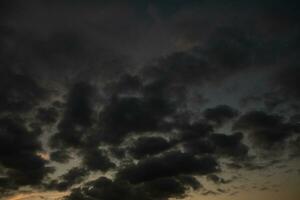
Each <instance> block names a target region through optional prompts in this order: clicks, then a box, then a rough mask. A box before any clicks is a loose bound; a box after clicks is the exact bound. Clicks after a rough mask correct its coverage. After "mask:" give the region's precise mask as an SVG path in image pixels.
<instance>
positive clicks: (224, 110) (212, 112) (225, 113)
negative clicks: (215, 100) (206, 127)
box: [203, 105, 238, 125]
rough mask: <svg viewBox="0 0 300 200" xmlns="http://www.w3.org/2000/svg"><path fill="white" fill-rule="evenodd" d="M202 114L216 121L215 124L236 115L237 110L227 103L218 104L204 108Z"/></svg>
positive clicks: (219, 123) (222, 122) (220, 123)
mask: <svg viewBox="0 0 300 200" xmlns="http://www.w3.org/2000/svg"><path fill="white" fill-rule="evenodd" d="M203 115H204V117H205V118H206V119H207V120H209V121H212V122H214V123H216V125H222V124H224V123H225V122H227V121H228V120H231V119H234V118H235V117H237V115H238V111H237V110H235V109H233V108H231V107H230V106H227V105H219V106H216V107H214V108H208V109H206V110H205V111H204V112H203Z"/></svg>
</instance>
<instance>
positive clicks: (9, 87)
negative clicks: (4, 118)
mask: <svg viewBox="0 0 300 200" xmlns="http://www.w3.org/2000/svg"><path fill="white" fill-rule="evenodd" d="M0 85H1V86H0V93H1V97H0V111H1V112H17V113H18V112H24V111H30V110H31V109H33V107H35V106H37V105H38V104H39V103H40V101H41V100H42V98H43V97H45V95H46V94H47V93H46V91H45V90H44V89H43V88H42V87H41V86H40V85H39V84H38V83H37V82H36V81H35V80H34V79H32V78H31V77H30V76H29V75H26V74H24V73H22V72H16V71H14V70H12V69H9V68H0Z"/></svg>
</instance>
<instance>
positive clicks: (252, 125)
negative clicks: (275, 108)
mask: <svg viewBox="0 0 300 200" xmlns="http://www.w3.org/2000/svg"><path fill="white" fill-rule="evenodd" d="M233 128H234V129H235V130H244V131H247V132H248V133H249V135H250V138H251V139H253V141H254V143H255V144H257V145H258V146H260V147H263V148H269V147H276V146H277V147H279V146H281V145H283V144H284V141H285V140H286V139H287V138H288V137H290V136H291V135H292V134H293V133H295V132H297V131H299V130H298V129H299V125H298V124H293V123H289V122H286V121H285V119H284V118H283V117H282V116H280V115H276V114H268V113H265V112H263V111H251V112H248V113H246V114H244V115H242V116H241V117H240V118H239V119H238V120H237V122H236V123H235V125H234V127H233Z"/></svg>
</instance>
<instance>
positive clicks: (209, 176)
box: [206, 174, 231, 184]
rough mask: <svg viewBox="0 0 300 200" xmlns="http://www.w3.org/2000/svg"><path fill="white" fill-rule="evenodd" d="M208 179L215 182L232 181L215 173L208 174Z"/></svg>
mask: <svg viewBox="0 0 300 200" xmlns="http://www.w3.org/2000/svg"><path fill="white" fill-rule="evenodd" d="M206 178H207V180H209V181H212V182H213V183H215V184H226V183H229V182H231V181H230V180H225V179H224V178H221V177H219V176H217V175H215V174H209V175H207V176H206Z"/></svg>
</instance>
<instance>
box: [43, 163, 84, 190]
mask: <svg viewBox="0 0 300 200" xmlns="http://www.w3.org/2000/svg"><path fill="white" fill-rule="evenodd" d="M88 174H89V172H88V171H87V170H86V169H84V168H78V167H74V168H72V169H70V170H69V171H68V172H67V173H65V174H63V175H61V176H60V177H59V180H53V181H52V182H51V183H50V184H49V185H47V186H46V187H47V188H48V189H55V190H58V191H65V190H67V189H69V188H70V187H71V186H73V185H75V184H78V183H80V182H81V181H83V180H84V178H85V177H86V176H87V175H88Z"/></svg>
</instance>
